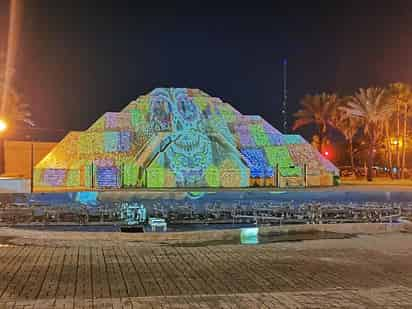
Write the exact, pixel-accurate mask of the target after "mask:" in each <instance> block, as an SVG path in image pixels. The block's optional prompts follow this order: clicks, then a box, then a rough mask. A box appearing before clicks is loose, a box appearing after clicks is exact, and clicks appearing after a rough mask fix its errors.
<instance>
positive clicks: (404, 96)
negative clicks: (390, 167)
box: [389, 83, 412, 178]
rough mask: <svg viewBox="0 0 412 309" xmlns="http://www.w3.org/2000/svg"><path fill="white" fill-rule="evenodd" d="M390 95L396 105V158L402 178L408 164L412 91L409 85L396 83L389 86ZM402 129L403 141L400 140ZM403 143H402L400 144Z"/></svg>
mask: <svg viewBox="0 0 412 309" xmlns="http://www.w3.org/2000/svg"><path fill="white" fill-rule="evenodd" d="M389 95H390V97H391V99H392V100H393V102H394V103H395V104H396V128H397V132H396V135H397V136H396V138H397V141H398V142H397V143H396V150H397V152H396V157H397V167H398V170H399V167H400V172H401V175H400V177H401V178H403V177H404V173H405V163H406V139H407V130H408V128H407V127H408V119H409V112H410V110H409V109H410V105H411V104H412V89H411V87H410V86H409V85H407V84H403V83H394V84H390V85H389ZM401 118H402V120H403V125H402V128H401V125H400V122H401ZM401 129H402V139H401V138H400V135H401V132H400V131H401ZM399 141H402V143H399ZM399 146H401V147H402V149H401V151H402V159H401V158H400V151H399Z"/></svg>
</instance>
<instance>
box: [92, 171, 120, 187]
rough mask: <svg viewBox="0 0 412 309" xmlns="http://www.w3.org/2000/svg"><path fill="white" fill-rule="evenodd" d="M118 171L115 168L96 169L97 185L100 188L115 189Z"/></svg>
mask: <svg viewBox="0 0 412 309" xmlns="http://www.w3.org/2000/svg"><path fill="white" fill-rule="evenodd" d="M118 174H119V170H118V169H117V168H116V167H99V168H98V169H97V185H98V187H100V188H117V187H119V181H118V178H119V177H118Z"/></svg>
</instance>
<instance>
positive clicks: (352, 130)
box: [333, 99, 361, 171]
mask: <svg viewBox="0 0 412 309" xmlns="http://www.w3.org/2000/svg"><path fill="white" fill-rule="evenodd" d="M346 100H348V99H346ZM346 100H345V101H346ZM360 125H361V123H360V121H359V118H357V117H353V116H352V115H351V114H349V113H347V112H346V111H343V110H341V109H340V108H338V110H337V112H336V114H335V117H334V119H333V126H334V127H335V128H336V129H338V130H339V131H340V132H341V133H342V135H343V136H344V137H345V139H346V141H347V143H348V145H349V157H350V164H351V167H352V170H353V171H354V170H355V162H354V158H353V138H354V137H355V134H356V133H357V132H358V130H359V128H360Z"/></svg>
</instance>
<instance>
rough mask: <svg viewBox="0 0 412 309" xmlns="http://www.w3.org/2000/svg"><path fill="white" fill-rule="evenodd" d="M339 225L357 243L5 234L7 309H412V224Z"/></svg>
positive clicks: (2, 273)
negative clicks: (241, 242) (248, 242)
mask: <svg viewBox="0 0 412 309" xmlns="http://www.w3.org/2000/svg"><path fill="white" fill-rule="evenodd" d="M339 226H340V228H339V229H340V230H339V229H337V231H338V232H341V231H345V230H346V231H348V230H352V231H354V232H355V233H356V235H355V234H354V235H352V236H355V237H352V238H347V239H322V240H311V241H302V242H278V243H270V244H264V245H237V244H235V243H232V242H231V241H227V242H226V241H223V242H222V243H219V242H210V240H211V239H216V238H219V239H221V240H231V237H232V234H231V232H229V231H220V232H206V233H199V232H191V233H180V234H179V233H175V234H161V233H159V234H151V235H148V234H147V235H148V236H146V235H131V234H120V233H95V232H90V233H79V232H72V233H62V232H47V231H41V232H40V231H29V230H16V229H11V228H0V243H1V245H0V308H411V307H412V276H411V273H412V233H410V232H411V231H412V229H411V228H410V226H409V225H404V226H400V225H396V226H392V225H376V224H375V225H372V224H366V225H353V226H350V225H347V226H346V227H344V225H339ZM364 227H365V228H366V229H365V228H364ZM329 229H333V226H332V225H331V227H329ZM361 231H364V232H367V233H359V232H361ZM385 231H386V232H385Z"/></svg>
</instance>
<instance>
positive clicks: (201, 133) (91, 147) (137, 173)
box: [34, 88, 339, 191]
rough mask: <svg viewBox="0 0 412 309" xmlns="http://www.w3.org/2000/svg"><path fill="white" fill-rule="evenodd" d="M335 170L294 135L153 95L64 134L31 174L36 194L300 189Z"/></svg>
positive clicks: (193, 94) (194, 96)
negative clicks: (59, 191) (132, 190)
mask: <svg viewBox="0 0 412 309" xmlns="http://www.w3.org/2000/svg"><path fill="white" fill-rule="evenodd" d="M338 174H339V171H338V169H337V168H336V167H335V166H334V165H333V164H332V163H331V162H330V161H328V160H327V159H325V158H324V157H323V156H322V155H321V154H320V153H319V152H318V151H317V150H316V149H315V148H313V147H312V146H311V145H310V144H309V143H307V142H306V141H305V140H304V139H303V138H302V137H301V136H300V135H286V134H282V133H280V132H279V131H278V130H276V129H275V128H273V127H272V126H271V125H270V124H269V123H267V122H266V121H265V120H264V119H263V118H261V117H260V116H244V115H242V114H241V113H239V112H238V111H237V110H236V109H234V108H233V107H232V106H231V105H230V104H227V103H224V102H223V101H222V100H221V99H219V98H215V97H211V96H209V95H208V94H206V93H204V92H203V91H201V90H198V89H187V88H156V89H155V90H153V91H152V92H150V93H149V94H147V95H143V96H140V97H139V98H137V99H136V100H135V101H133V102H131V103H130V104H129V105H127V106H126V107H125V108H124V109H123V110H122V111H121V112H117V113H114V112H108V113H105V114H104V115H103V116H102V117H100V118H99V119H98V120H97V121H96V122H95V123H94V124H93V125H92V126H91V127H90V128H88V129H87V130H85V131H82V132H70V133H69V134H68V135H67V136H66V137H65V138H64V139H63V140H62V141H61V142H60V143H59V144H57V145H56V147H55V148H54V149H53V150H52V151H51V152H50V153H49V154H48V155H47V156H46V157H44V158H43V160H42V161H40V162H39V163H38V164H37V165H36V166H35V169H34V188H35V190H36V191H41V190H42V189H52V190H57V191H58V190H68V189H79V190H90V189H103V190H104V189H109V190H110V189H120V188H141V187H143V188H176V187H187V188H195V187H197V188H199V187H205V188H207V187H214V188H216V187H223V188H242V187H254V186H260V187H275V186H276V187H303V186H326V185H333V183H334V178H336V177H337V176H338Z"/></svg>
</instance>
